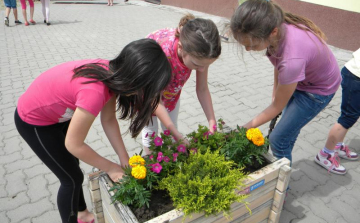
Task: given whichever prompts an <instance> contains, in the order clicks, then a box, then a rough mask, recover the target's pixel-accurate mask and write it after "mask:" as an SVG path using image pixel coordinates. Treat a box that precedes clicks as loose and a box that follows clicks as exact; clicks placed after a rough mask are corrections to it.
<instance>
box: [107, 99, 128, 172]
mask: <svg viewBox="0 0 360 223" xmlns="http://www.w3.org/2000/svg"><path fill="white" fill-rule="evenodd" d="M115 111H116V96H115V95H114V96H113V97H112V98H111V99H110V100H109V101H108V103H107V104H106V105H105V106H104V108H103V109H102V110H101V116H100V118H101V125H102V126H103V129H104V131H105V134H106V136H107V138H108V139H109V141H110V143H111V146H112V147H113V148H114V150H115V152H116V154H117V155H118V157H119V160H120V163H121V166H123V167H125V166H126V165H128V163H129V154H128V152H127V151H126V148H125V145H124V141H123V139H122V137H121V132H120V127H119V123H118V121H117V119H116V112H115Z"/></svg>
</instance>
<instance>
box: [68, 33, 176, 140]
mask: <svg viewBox="0 0 360 223" xmlns="http://www.w3.org/2000/svg"><path fill="white" fill-rule="evenodd" d="M76 77H86V78H90V79H95V80H90V81H87V82H84V84H87V83H93V82H98V81H101V82H103V83H104V84H105V85H106V86H107V87H108V88H109V89H110V91H111V92H113V93H114V94H116V95H117V96H116V97H117V109H116V110H117V111H119V113H120V119H130V127H129V130H130V133H131V136H132V137H136V136H137V135H138V134H139V133H140V131H141V130H142V129H143V128H144V127H145V126H146V125H147V124H148V122H149V120H150V118H151V116H152V114H153V113H154V112H155V110H156V108H157V106H158V104H159V102H160V94H161V92H162V91H163V90H164V89H165V87H166V86H167V85H168V84H169V82H170V79H171V66H170V64H169V61H168V60H167V58H166V55H165V54H164V52H163V50H162V49H161V47H160V46H159V44H157V43H156V42H155V41H154V40H152V39H140V40H137V41H133V42H131V43H129V44H128V45H127V46H125V48H124V49H123V50H122V51H121V52H120V54H119V55H118V56H117V57H116V58H115V59H113V60H111V61H110V63H109V69H106V65H103V64H85V65H83V66H80V67H77V68H75V69H74V75H73V78H76ZM114 112H115V111H114Z"/></svg>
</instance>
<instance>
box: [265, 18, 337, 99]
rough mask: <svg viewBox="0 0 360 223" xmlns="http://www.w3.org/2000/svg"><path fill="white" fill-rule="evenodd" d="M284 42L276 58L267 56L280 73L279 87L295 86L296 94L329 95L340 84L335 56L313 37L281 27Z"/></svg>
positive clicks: (296, 30)
mask: <svg viewBox="0 0 360 223" xmlns="http://www.w3.org/2000/svg"><path fill="white" fill-rule="evenodd" d="M283 28H284V31H285V38H284V39H283V40H282V41H281V42H280V45H279V48H278V50H277V52H276V54H275V55H271V56H269V55H268V58H269V59H270V61H271V63H272V64H273V65H274V66H275V67H276V68H277V70H278V71H279V77H278V83H279V84H292V83H295V82H298V85H297V87H296V89H297V90H300V91H306V92H309V93H314V94H319V95H330V94H333V93H335V92H336V91H337V89H338V88H339V85H340V83H341V75H340V69H339V67H338V64H337V61H336V59H335V56H334V54H333V53H332V52H331V50H330V49H329V47H328V46H327V45H326V44H323V43H322V42H321V41H320V40H319V39H318V38H317V37H316V36H315V35H314V34H313V33H311V32H308V31H304V30H301V29H298V28H296V27H295V26H294V25H289V24H283Z"/></svg>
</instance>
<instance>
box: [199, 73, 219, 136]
mask: <svg viewBox="0 0 360 223" xmlns="http://www.w3.org/2000/svg"><path fill="white" fill-rule="evenodd" d="M208 69H209V67H205V69H204V70H203V71H196V94H197V97H198V99H199V102H200V104H201V107H202V109H203V110H204V113H205V115H206V118H207V120H208V122H209V130H210V131H211V132H214V131H215V129H214V125H216V119H215V113H214V108H213V104H212V100H211V94H210V91H209V86H208V82H207V81H208Z"/></svg>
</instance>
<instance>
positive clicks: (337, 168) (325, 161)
mask: <svg viewBox="0 0 360 223" xmlns="http://www.w3.org/2000/svg"><path fill="white" fill-rule="evenodd" d="M315 162H316V163H317V164H319V165H320V166H322V167H324V168H325V169H327V170H328V172H332V173H336V174H341V175H343V174H345V173H346V169H345V167H344V166H342V165H341V164H340V159H339V156H338V154H337V152H334V153H333V154H332V155H331V154H328V153H325V152H323V151H322V150H320V152H319V153H318V154H317V155H316V157H315Z"/></svg>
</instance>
